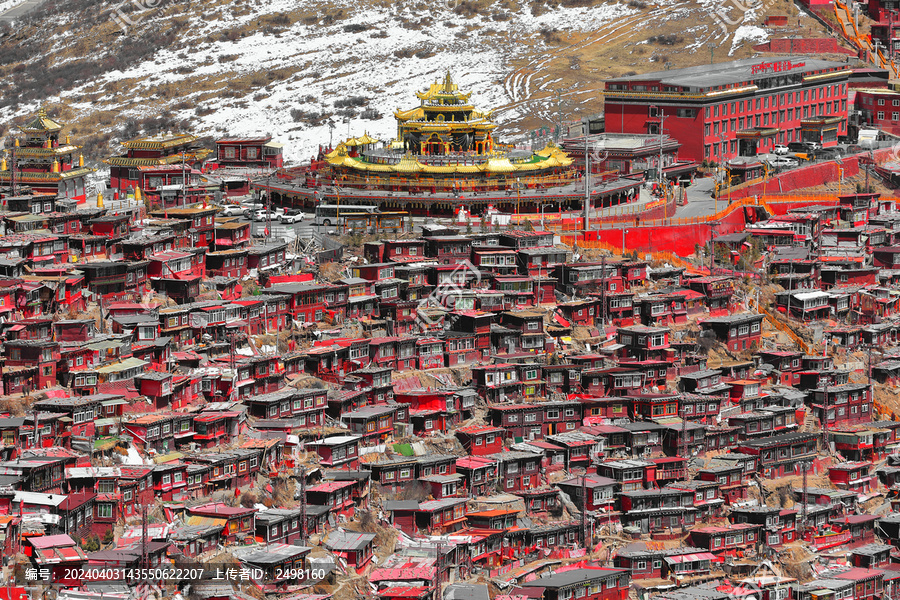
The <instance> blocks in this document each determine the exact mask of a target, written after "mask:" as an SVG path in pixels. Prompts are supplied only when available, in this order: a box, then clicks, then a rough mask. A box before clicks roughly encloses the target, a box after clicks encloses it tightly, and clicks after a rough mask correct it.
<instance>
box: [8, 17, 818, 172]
mask: <svg viewBox="0 0 900 600" xmlns="http://www.w3.org/2000/svg"><path fill="white" fill-rule="evenodd" d="M142 2H143V4H142V3H141V2H138V1H137V0H131V1H130V2H122V3H104V2H99V3H98V2H96V1H91V0H75V1H74V2H68V3H63V1H62V0H48V3H47V4H45V5H44V6H45V8H42V9H41V11H40V13H39V14H38V15H35V16H34V17H32V18H30V19H29V20H28V21H27V22H23V23H17V24H15V25H14V26H13V27H12V28H8V29H6V30H5V32H4V35H3V37H2V38H0V74H2V86H3V88H2V89H3V100H2V101H0V127H2V126H3V125H5V126H6V127H7V129H6V130H5V131H0V133H6V132H7V131H8V128H14V126H15V124H16V123H20V122H21V120H22V119H24V117H26V116H27V115H29V114H31V113H33V112H34V111H35V110H36V109H37V108H38V106H39V105H41V104H43V105H45V106H46V107H47V108H48V111H49V112H50V113H51V114H54V115H58V117H59V119H60V120H62V121H66V122H68V124H69V126H70V130H71V133H72V135H73V141H75V142H77V143H85V144H86V149H85V151H86V154H88V156H89V157H90V158H99V157H100V156H103V155H106V154H108V153H110V152H114V151H118V145H117V142H118V141H119V140H121V139H122V138H123V137H127V136H130V135H136V134H139V133H154V132H155V131H157V130H158V129H181V128H189V129H191V130H192V131H194V132H195V133H198V134H202V135H210V136H219V135H222V134H224V133H226V132H227V133H228V134H229V135H257V134H262V133H270V134H272V135H274V136H275V137H276V138H277V139H279V140H280V141H282V142H284V143H285V144H286V159H287V160H289V161H299V160H304V159H307V158H309V156H310V155H311V154H312V153H314V152H315V150H316V148H317V147H318V145H319V144H322V143H324V144H327V143H328V142H329V140H330V139H333V140H334V141H337V140H338V139H340V138H345V137H347V135H348V133H349V134H352V135H359V134H361V133H362V132H363V131H367V132H368V133H369V134H370V135H372V136H374V137H378V138H382V139H388V138H390V137H393V135H394V134H395V122H394V119H393V111H394V110H396V109H398V108H409V107H411V106H413V105H414V104H415V103H416V98H415V96H414V92H415V91H417V90H421V89H423V88H425V87H427V85H428V84H429V83H431V82H433V81H434V80H436V79H438V78H441V77H443V75H444V73H445V72H446V71H447V70H450V72H451V73H452V75H453V77H454V80H455V81H456V82H457V83H458V84H459V86H460V88H461V89H464V90H468V91H472V92H474V93H473V97H472V99H473V102H474V103H475V104H476V106H479V107H481V108H484V109H487V108H496V112H495V118H496V119H497V120H498V121H499V122H500V123H501V129H500V131H499V133H500V136H501V137H502V138H503V139H504V140H508V141H515V142H523V143H527V142H529V141H530V139H531V135H532V132H533V131H534V130H535V129H537V128H539V127H542V126H553V125H554V124H556V123H558V122H567V121H571V120H573V119H576V118H579V117H581V116H583V115H590V114H597V113H600V112H602V97H601V95H600V90H601V88H602V82H603V80H604V79H606V78H609V77H612V76H617V75H622V74H624V73H629V72H644V71H651V70H658V69H662V68H665V67H666V66H670V67H673V68H674V67H680V66H686V65H690V64H697V63H703V62H706V61H709V60H710V58H711V57H712V59H714V60H717V61H719V60H727V59H729V58H736V57H744V56H749V55H751V54H752V49H751V48H750V45H752V44H754V43H758V42H760V41H764V40H765V39H766V38H767V37H769V36H770V35H772V34H773V32H770V31H768V30H766V29H764V28H763V27H762V26H761V23H762V20H763V16H764V14H765V13H773V12H774V14H791V15H796V9H794V8H792V7H791V6H790V4H789V2H788V0H770V1H769V2H767V3H766V4H765V5H763V4H762V2H756V3H755V4H754V3H753V2H749V1H748V0H741V1H740V2H735V0H723V1H722V2H720V1H719V0H670V1H659V2H653V1H651V0H606V1H603V0H596V1H593V2H591V0H566V1H564V2H563V3H561V4H560V3H557V2H555V1H554V0H551V1H550V2H541V1H540V0H506V1H505V2H501V3H489V2H487V1H481V0H436V1H433V2H415V1H413V2H405V3H395V2H389V1H387V0H369V1H368V2H365V1H364V2H359V1H353V2H351V1H349V0H332V1H330V2H325V3H308V2H293V1H291V0H287V1H286V0H236V1H234V2H230V3H213V2H202V1H201V2H196V1H195V2H178V1H174V2H165V1H164V0H142ZM745 3H746V5H751V4H753V5H754V7H753V8H751V9H749V10H747V11H745V12H744V11H741V10H736V9H735V8H734V7H735V6H738V7H746V6H745ZM722 6H728V7H730V8H731V10H730V12H727V11H725V12H723V11H722ZM135 7H138V8H135ZM717 12H718V14H720V15H725V18H724V20H723V17H721V16H716V14H717ZM798 18H799V17H797V16H794V17H793V19H792V20H793V21H797V19H798ZM725 21H727V23H726V22H725ZM800 23H801V27H800V29H803V30H804V33H805V32H806V29H808V28H810V27H814V26H815V23H814V22H813V21H812V20H811V19H807V18H805V17H802V18H801V21H800ZM123 26H124V27H125V28H126V29H127V31H126V32H125V33H123ZM777 35H779V36H781V35H784V33H783V32H781V33H778V34H777Z"/></svg>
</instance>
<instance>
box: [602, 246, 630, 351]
mask: <svg viewBox="0 0 900 600" xmlns="http://www.w3.org/2000/svg"><path fill="white" fill-rule="evenodd" d="M623 254H624V250H623ZM600 264H601V267H600V268H601V269H603V285H602V286H601V287H600V305H601V309H600V310H602V311H603V322H602V323H603V337H604V338H605V337H606V256H604V257H603V260H602V261H601V263H600Z"/></svg>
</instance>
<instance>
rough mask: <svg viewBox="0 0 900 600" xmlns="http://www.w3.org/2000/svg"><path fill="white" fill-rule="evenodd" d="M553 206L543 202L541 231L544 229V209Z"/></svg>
mask: <svg viewBox="0 0 900 600" xmlns="http://www.w3.org/2000/svg"><path fill="white" fill-rule="evenodd" d="M546 206H552V205H551V204H547V203H546V202H541V229H542V230H543V229H544V207H546Z"/></svg>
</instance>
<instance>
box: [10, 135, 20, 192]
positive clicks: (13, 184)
mask: <svg viewBox="0 0 900 600" xmlns="http://www.w3.org/2000/svg"><path fill="white" fill-rule="evenodd" d="M18 147H19V138H16V141H15V144H13V147H12V153H11V154H10V160H9V186H10V188H12V190H11V191H12V195H13V196H15V195H16V148H18Z"/></svg>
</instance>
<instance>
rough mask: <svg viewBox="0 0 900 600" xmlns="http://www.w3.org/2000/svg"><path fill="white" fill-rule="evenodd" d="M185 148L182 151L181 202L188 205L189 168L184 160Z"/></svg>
mask: <svg viewBox="0 0 900 600" xmlns="http://www.w3.org/2000/svg"><path fill="white" fill-rule="evenodd" d="M184 158H185V157H184V150H182V151H181V202H182V206H187V203H188V201H187V168H186V165H185V162H184Z"/></svg>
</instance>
